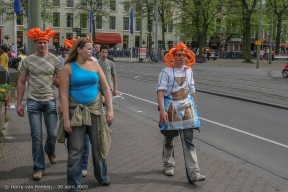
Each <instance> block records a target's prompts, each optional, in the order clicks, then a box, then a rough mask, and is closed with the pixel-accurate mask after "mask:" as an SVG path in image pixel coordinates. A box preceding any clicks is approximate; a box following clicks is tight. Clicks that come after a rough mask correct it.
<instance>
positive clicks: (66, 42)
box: [64, 35, 93, 49]
mask: <svg viewBox="0 0 288 192" xmlns="http://www.w3.org/2000/svg"><path fill="white" fill-rule="evenodd" d="M80 38H83V37H80ZM86 39H87V40H90V37H89V36H88V35H86ZM76 41H77V39H75V38H72V39H71V40H69V39H66V38H65V39H64V47H65V48H66V49H67V48H72V46H73V45H74V43H75V42H76ZM92 45H93V41H92Z"/></svg>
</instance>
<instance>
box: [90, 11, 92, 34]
mask: <svg viewBox="0 0 288 192" xmlns="http://www.w3.org/2000/svg"><path fill="white" fill-rule="evenodd" d="M92 23H93V12H92V10H91V11H90V33H92Z"/></svg>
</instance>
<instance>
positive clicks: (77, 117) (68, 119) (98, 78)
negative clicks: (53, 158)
mask: <svg viewBox="0 0 288 192" xmlns="http://www.w3.org/2000/svg"><path fill="white" fill-rule="evenodd" d="M91 56H92V42H91V41H90V40H88V39H86V38H80V39H78V40H77V41H76V42H75V43H74V45H73V46H72V48H71V49H70V51H69V53H68V59H67V60H66V64H65V65H64V67H63V70H62V71H61V73H60V76H59V80H60V100H61V108H62V113H63V120H64V130H65V131H66V132H68V133H69V137H68V164H67V184H68V187H69V188H70V189H71V190H80V189H81V188H80V187H81V181H82V165H83V153H84V143H85V135H86V133H87V134H88V135H89V138H90V143H91V147H92V157H93V166H94V175H95V178H96V179H97V181H98V182H99V183H100V184H102V185H104V186H108V185H110V178H109V176H108V173H107V163H106V157H107V155H108V152H109V149H110V144H111V137H110V134H109V129H108V126H107V123H110V122H111V121H112V120H113V118H114V114H113V108H112V97H111V94H110V89H109V85H108V83H107V81H106V78H105V75H104V73H103V71H102V69H101V67H100V66H99V65H98V64H97V63H95V62H94V61H92V60H91ZM99 83H100V85H101V87H102V90H103V92H104V95H105V100H106V103H107V107H108V110H107V113H106V117H105V112H104V109H103V105H102V100H101V93H100V91H99V86H98V84H99ZM82 119H83V120H82ZM100 135H101V136H100Z"/></svg>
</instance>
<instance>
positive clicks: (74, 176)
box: [67, 126, 86, 187]
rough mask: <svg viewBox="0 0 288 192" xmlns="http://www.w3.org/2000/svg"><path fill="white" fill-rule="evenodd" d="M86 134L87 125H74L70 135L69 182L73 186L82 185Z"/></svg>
mask: <svg viewBox="0 0 288 192" xmlns="http://www.w3.org/2000/svg"><path fill="white" fill-rule="evenodd" d="M85 134H86V126H81V127H72V133H71V134H70V135H69V137H68V142H69V149H68V162H67V184H68V185H69V186H71V187H73V186H77V185H81V181H82V163H83V152H84V140H85Z"/></svg>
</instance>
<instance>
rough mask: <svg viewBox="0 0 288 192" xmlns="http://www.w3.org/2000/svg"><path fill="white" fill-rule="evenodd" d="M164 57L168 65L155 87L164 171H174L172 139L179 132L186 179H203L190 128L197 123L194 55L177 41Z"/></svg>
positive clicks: (196, 127)
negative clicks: (161, 135) (193, 67)
mask: <svg viewBox="0 0 288 192" xmlns="http://www.w3.org/2000/svg"><path fill="white" fill-rule="evenodd" d="M164 60H165V63H166V65H167V67H165V68H164V69H163V70H162V71H161V73H160V75H159V80H158V84H157V89H156V91H157V100H158V104H159V111H160V122H159V127H160V130H161V133H162V134H163V135H164V144H163V145H164V146H163V154H162V159H163V163H164V166H163V170H164V173H165V175H168V176H173V175H174V168H175V159H174V146H173V143H174V141H173V140H174V137H176V136H178V135H179V133H180V137H181V141H182V147H183V152H184V159H185V165H186V174H187V178H188V181H189V182H190V183H193V182H197V181H203V180H205V176H204V175H201V174H200V170H199V166H198V163H197V154H196V149H195V146H194V145H193V130H194V129H199V127H200V118H199V116H198V112H197V109H196V106H197V105H196V94H195V87H194V79H193V71H192V69H191V66H193V65H194V64H195V55H194V53H193V52H192V51H190V50H189V49H188V48H187V47H186V45H185V44H184V43H179V44H177V45H175V46H174V47H173V48H172V49H171V50H170V51H169V52H168V53H167V54H166V55H165V56H164ZM185 63H186V65H185Z"/></svg>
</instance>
